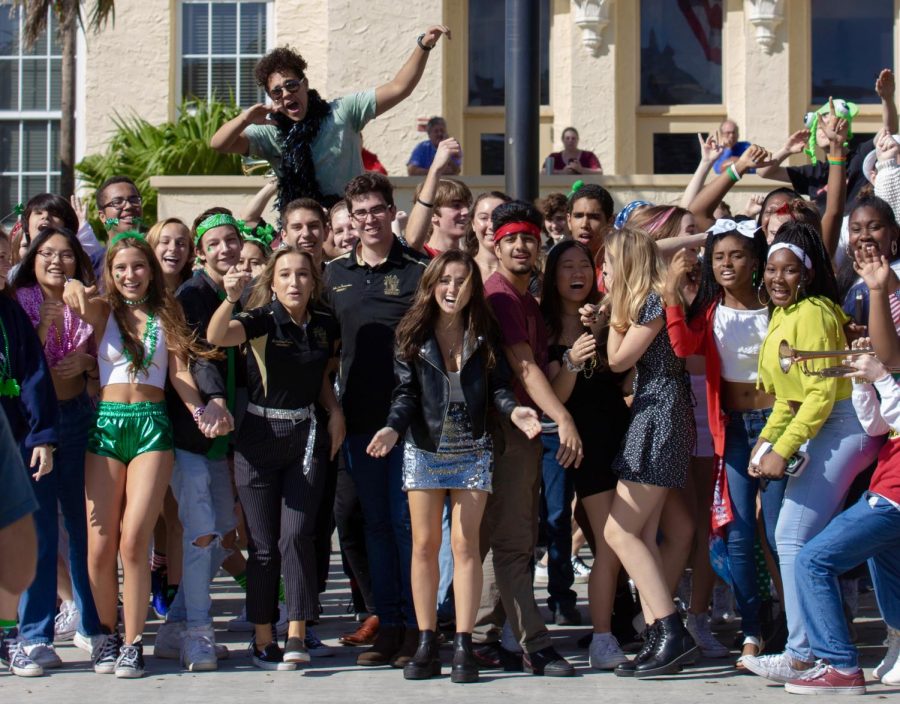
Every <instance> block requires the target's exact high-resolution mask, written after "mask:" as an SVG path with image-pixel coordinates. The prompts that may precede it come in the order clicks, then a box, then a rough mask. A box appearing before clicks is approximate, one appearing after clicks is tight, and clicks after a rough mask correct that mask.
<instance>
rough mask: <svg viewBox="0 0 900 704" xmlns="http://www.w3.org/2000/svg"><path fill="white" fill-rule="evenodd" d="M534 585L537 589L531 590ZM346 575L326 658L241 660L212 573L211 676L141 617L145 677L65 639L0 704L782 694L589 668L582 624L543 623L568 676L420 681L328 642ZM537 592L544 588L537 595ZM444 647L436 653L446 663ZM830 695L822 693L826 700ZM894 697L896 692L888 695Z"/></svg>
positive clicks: (228, 591) (870, 608) (671, 701)
mask: <svg viewBox="0 0 900 704" xmlns="http://www.w3.org/2000/svg"><path fill="white" fill-rule="evenodd" d="M578 591H579V598H580V602H579V605H580V607H581V609H582V611H583V612H584V614H585V615H586V605H585V603H584V598H585V587H584V586H583V585H581V586H579V588H578ZM542 593H543V590H542V591H541V592H539V595H540V594H542ZM348 594H349V591H348V586H347V581H346V578H345V577H344V576H343V574H342V573H340V567H339V562H338V561H337V560H334V561H333V562H332V579H331V581H330V585H329V591H328V592H327V594H326V595H325V599H324V606H325V613H324V616H323V619H322V623H321V625H320V626H319V627H317V629H316V630H317V632H318V634H319V636H320V637H321V638H322V639H323V640H325V642H326V643H329V644H331V645H334V646H335V647H334V652H335V655H334V657H331V658H327V659H326V658H322V659H315V660H313V664H312V666H310V667H308V668H307V669H306V670H303V671H296V672H280V673H273V672H264V671H261V670H257V669H255V668H254V667H252V666H251V665H250V661H249V659H248V658H247V655H246V639H245V638H244V636H243V634H236V633H228V632H227V631H225V623H226V622H227V621H228V620H229V619H230V618H232V617H233V616H235V615H236V614H237V613H239V612H240V610H241V606H242V602H241V594H240V593H239V590H238V589H237V588H236V585H235V584H234V582H233V581H232V580H231V579H229V578H224V577H222V578H219V579H217V580H216V583H215V606H214V609H215V613H216V626H217V639H218V642H220V643H225V644H226V645H228V647H229V648H230V649H231V651H232V656H231V659H229V660H227V661H224V662H222V663H221V664H220V669H219V671H218V672H215V673H197V674H190V673H185V672H182V671H181V670H180V669H179V668H178V666H177V663H176V662H175V661H172V660H157V659H155V658H154V657H153V649H152V645H153V639H154V634H155V633H156V630H157V629H158V627H159V621H151V622H150V623H149V624H148V629H147V636H146V637H145V642H146V644H147V646H148V647H146V649H145V654H146V655H148V656H149V657H147V658H146V661H147V676H146V677H144V679H142V680H116V679H115V678H114V677H110V676H100V675H96V674H94V672H93V670H92V669H90V667H89V663H88V662H87V661H86V659H85V658H84V655H85V654H84V653H83V652H82V651H80V650H78V649H77V648H75V647H73V646H72V645H71V644H63V645H61V646H60V647H59V649H58V650H59V653H60V655H61V656H62V658H63V659H64V661H65V665H64V667H63V668H62V669H60V670H54V671H51V673H50V674H49V675H47V676H45V677H40V678H31V679H25V678H19V677H13V676H12V675H8V674H5V673H3V674H0V702H2V703H3V704H6V703H10V704H13V703H14V704H18V703H19V702H35V703H42V702H48V703H50V702H52V703H53V704H66V703H68V702H77V703H78V704H105V703H106V702H114V703H115V704H132V703H137V702H172V703H173V704H195V703H199V702H204V703H205V702H223V703H224V702H241V703H247V704H258V703H259V702H278V703H279V704H281V703H284V702H290V703H291V704H293V703H294V702H298V701H301V702H307V701H308V702H310V703H315V704H324V703H325V702H352V703H354V704H355V703H356V702H379V703H382V704H399V703H401V702H423V701H427V700H429V699H438V698H439V699H440V700H441V701H442V702H452V701H465V702H467V703H469V702H482V701H485V702H486V701H491V702H497V701H498V699H502V698H504V697H507V696H509V697H515V699H516V704H519V703H520V702H542V704H549V703H551V702H554V703H555V702H566V704H576V703H577V702H591V703H592V704H594V703H596V702H597V701H598V700H600V701H614V702H615V701H621V702H628V704H642V703H643V702H652V703H657V702H660V703H665V704H696V702H699V701H702V700H707V701H715V702H717V703H723V702H727V704H736V703H737V702H743V701H767V702H770V701H779V700H781V701H789V700H791V697H792V695H789V694H787V693H785V692H784V691H783V689H782V688H781V687H779V686H777V685H774V684H773V685H767V684H766V683H765V681H764V680H762V679H760V678H758V677H753V676H750V675H742V674H738V673H737V672H736V671H735V670H734V668H733V667H732V662H733V659H731V658H730V659H728V660H719V661H714V660H705V661H701V662H700V663H699V664H698V666H696V667H692V668H689V669H686V670H685V671H684V672H683V673H682V674H680V675H678V676H675V677H671V678H658V679H655V680H640V681H638V680H632V679H621V678H617V677H615V676H614V675H612V674H611V673H605V672H595V671H592V670H591V669H590V668H589V667H588V663H587V651H585V650H580V649H579V648H578V647H577V645H576V642H575V641H576V640H577V638H578V637H579V636H580V635H582V634H583V633H585V632H587V629H586V628H584V627H580V628H560V627H556V626H553V627H552V632H553V637H554V645H555V646H556V647H557V648H558V649H559V650H560V651H561V652H562V653H563V654H564V655H565V656H566V657H568V658H570V659H571V660H572V662H573V663H574V664H575V665H576V667H577V668H578V676H577V677H575V678H572V679H567V680H560V679H552V678H544V677H534V676H532V675H525V674H521V673H494V672H487V673H483V674H482V681H481V682H479V683H477V684H471V685H454V684H452V683H451V682H450V680H449V677H448V676H447V675H448V672H449V667H445V669H444V672H445V676H444V677H442V678H440V679H434V680H428V681H423V682H407V681H405V680H404V679H403V676H402V674H401V673H400V672H399V671H398V670H393V669H390V668H375V669H372V668H359V667H356V665H355V661H356V655H357V653H358V652H359V651H358V650H357V649H354V648H344V647H341V646H339V645H337V640H336V638H337V636H338V634H340V633H342V632H345V631H347V630H350V629H351V628H352V627H353V625H354V624H353V623H352V622H351V621H350V617H349V616H348V615H347V614H346V613H345V609H344V607H345V605H346V602H347V598H348ZM544 596H545V595H544ZM861 601H862V607H861V617H860V618H859V619H857V626H858V631H859V636H860V649H861V653H862V658H863V665H864V666H865V667H866V673H867V675H868V676H869V677H870V680H869V683H870V686H869V696H870V698H871V697H880V698H885V697H887V696H888V695H894V697H890V698H891V699H894V698H895V697H897V695H900V687H886V686H883V685H881V684H879V683H877V682H874V681H873V680H871V668H873V667H874V666H875V665H876V664H877V663H878V662H879V660H880V659H881V657H882V656H883V653H884V648H883V646H882V645H881V642H882V640H883V639H884V626H883V624H882V623H881V621H880V620H877V619H876V618H875V616H877V612H876V610H875V609H874V599H873V598H872V595H871V594H867V595H864V596H863V597H862V599H861ZM735 629H736V626H734V625H732V626H727V627H725V628H724V629H723V630H721V631H720V632H719V637H720V639H721V640H722V641H723V642H724V643H730V642H731V641H732V640H733V638H734V633H735ZM449 658H450V652H449V650H447V651H444V662H445V663H448V662H449ZM827 699H830V697H829V698H826V700H827ZM898 701H900V698H898Z"/></svg>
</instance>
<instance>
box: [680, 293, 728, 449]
mask: <svg viewBox="0 0 900 704" xmlns="http://www.w3.org/2000/svg"><path fill="white" fill-rule="evenodd" d="M718 305H719V302H718V301H716V302H715V303H713V304H712V305H711V306H710V307H709V308H707V309H706V311H705V312H704V314H703V315H698V316H697V317H696V318H694V319H693V320H692V321H691V322H690V325H688V322H687V320H685V317H684V309H682V307H681V306H667V307H666V328H667V329H668V331H669V341H670V342H671V343H672V349H673V350H675V354H677V355H678V356H679V357H690V356H691V355H692V354H702V355H703V357H704V358H705V359H706V407H707V415H708V419H709V432H710V434H711V435H712V438H713V448H714V450H715V453H716V456H717V457H723V456H724V454H725V427H726V426H727V424H728V419H727V417H726V415H725V414H724V413H723V412H722V406H721V402H720V398H719V388H720V385H721V380H722V361H721V360H720V359H719V350H718V349H717V348H716V341H715V339H714V338H713V316H715V314H716V306H718Z"/></svg>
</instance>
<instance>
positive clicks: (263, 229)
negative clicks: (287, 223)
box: [241, 223, 275, 252]
mask: <svg viewBox="0 0 900 704" xmlns="http://www.w3.org/2000/svg"><path fill="white" fill-rule="evenodd" d="M241 225H242V226H243V227H242V230H241V232H242V233H243V235H244V242H253V244H256V245H259V247H260V248H262V250H263V251H264V252H265V251H266V250H268V249H270V248H271V246H272V240H274V239H275V228H274V227H272V225H257V226H256V227H254V228H250V227H247V226H246V225H244V224H243V223H241Z"/></svg>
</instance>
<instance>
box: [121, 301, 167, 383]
mask: <svg viewBox="0 0 900 704" xmlns="http://www.w3.org/2000/svg"><path fill="white" fill-rule="evenodd" d="M119 336H120V337H121V338H122V354H123V355H124V357H125V359H127V360H128V362H129V363H130V364H131V366H132V367H134V368H135V369H136V370H137V372H138V373H140V372H143V371H146V370H147V369H149V367H150V363H151V362H152V361H153V355H155V354H156V344H157V342H158V340H159V323H158V322H157V320H156V316H155V315H154V314H153V313H148V314H147V324H146V325H145V326H144V335H143V337H141V346H142V347H143V348H144V349H145V350H146V351H147V353H146V354H145V355H144V359H143V360H141V364H140V366H137V365H135V363H134V357H132V356H131V352H130V351H129V350H128V348H127V347H126V346H125V335H123V334H122V332H121V331H119ZM148 339H149V340H150V349H149V350H148V349H147V340H148Z"/></svg>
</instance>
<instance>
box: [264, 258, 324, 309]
mask: <svg viewBox="0 0 900 704" xmlns="http://www.w3.org/2000/svg"><path fill="white" fill-rule="evenodd" d="M288 254H297V255H299V256H301V257H305V258H306V260H307V261H308V262H309V270H310V271H311V272H312V278H313V291H312V295H310V297H309V303H312V302H313V301H314V300H316V299H317V298H318V297H319V296H320V295H321V293H322V272H321V270H320V269H319V267H318V266H317V265H316V262H315V260H314V259H313V256H312V254H310V253H309V252H307V251H306V250H305V249H297V248H296V247H282V248H281V249H279V250H277V251H276V252H275V254H273V255H272V256H271V257H269V260H268V261H267V262H266V268H265V269H263V272H262V274H260V275H259V278H258V279H257V280H256V283H254V284H253V288H252V289H250V296H249V298H248V299H247V310H252V309H254V308H262V307H263V306H264V305H266V303H268V302H269V301H271V300H272V283H273V282H274V281H275V267H276V266H277V265H278V260H279V259H281V258H282V257H284V256H287V255H288ZM308 308H309V304H307V309H308Z"/></svg>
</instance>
